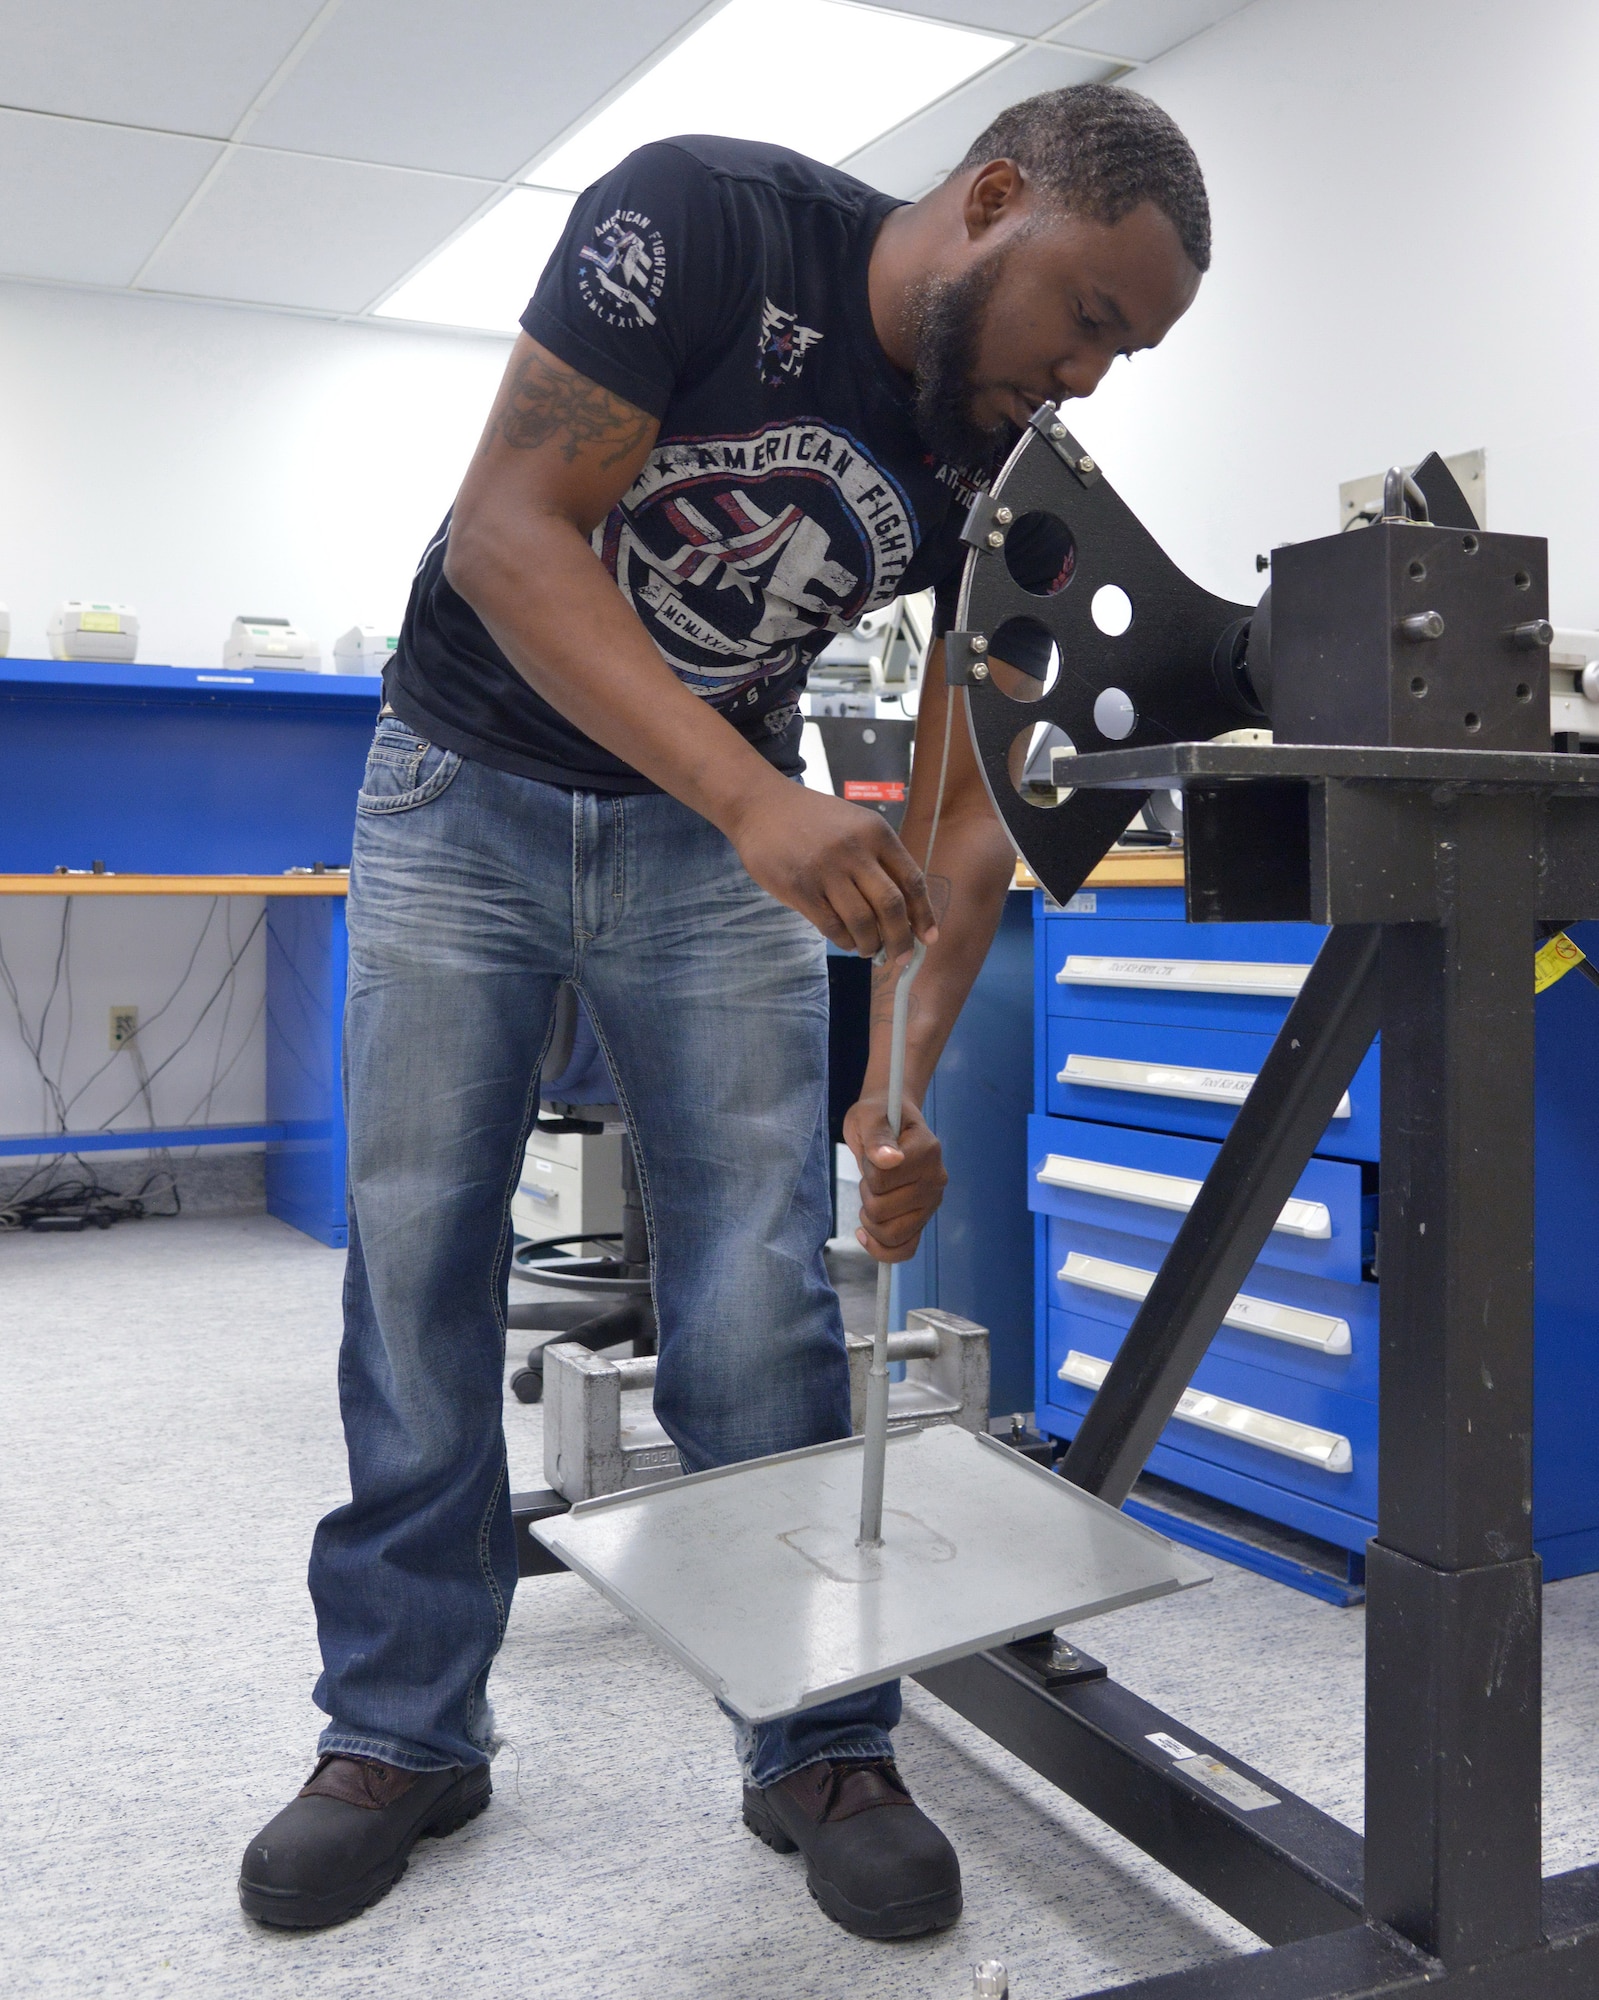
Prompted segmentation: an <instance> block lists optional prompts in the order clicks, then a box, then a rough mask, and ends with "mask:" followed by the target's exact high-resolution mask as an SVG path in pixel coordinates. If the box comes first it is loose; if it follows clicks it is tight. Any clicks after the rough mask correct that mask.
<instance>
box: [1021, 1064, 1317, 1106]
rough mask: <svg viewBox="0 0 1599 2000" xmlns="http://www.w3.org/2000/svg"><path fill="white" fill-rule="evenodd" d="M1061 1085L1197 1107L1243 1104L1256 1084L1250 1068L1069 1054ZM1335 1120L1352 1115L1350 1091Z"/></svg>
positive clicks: (1061, 1073)
mask: <svg viewBox="0 0 1599 2000" xmlns="http://www.w3.org/2000/svg"><path fill="white" fill-rule="evenodd" d="M1055 1081H1056V1082H1057V1083H1080V1084H1085V1085H1087V1086H1088V1088H1090V1089H1091V1090H1136V1091H1139V1092H1141V1093H1142V1094H1143V1095H1144V1096H1146V1097H1187V1098H1191V1099H1192V1100H1193V1101H1194V1102H1195V1103H1197V1104H1242V1103H1243V1101H1244V1099H1245V1098H1246V1097H1247V1096H1248V1095H1249V1092H1250V1089H1251V1087H1252V1086H1253V1084H1254V1081H1255V1073H1254V1071H1253V1070H1247V1069H1182V1068H1179V1067H1176V1066H1174V1065H1173V1064H1171V1063H1147V1062H1123V1061H1121V1060H1120V1059H1119V1058H1117V1057H1114V1056H1080V1055H1069V1056H1068V1057H1067V1058H1066V1067H1065V1068H1064V1069H1063V1070H1062V1071H1061V1072H1060V1073H1059V1075H1058V1076H1057V1077H1056V1078H1055ZM1333 1116H1334V1117H1335V1118H1347V1117H1349V1116H1350V1106H1349V1092H1348V1091H1347V1090H1346V1091H1345V1092H1344V1094H1343V1096H1342V1097H1341V1098H1340V1099H1339V1102H1338V1109H1337V1110H1336V1111H1335V1112H1334V1113H1333Z"/></svg>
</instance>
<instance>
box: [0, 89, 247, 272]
mask: <svg viewBox="0 0 1599 2000" xmlns="http://www.w3.org/2000/svg"><path fill="white" fill-rule="evenodd" d="M220 151H221V148H220V147H219V146H218V145H216V144H215V143H214V142H213V141H212V140H209V139H174V138H169V137H167V136H166V135H165V134H163V133H158V132H129V131H125V130H123V129H121V128H120V127H118V126H114V125H90V124H86V123H84V122H83V121H82V120H79V119H70V118H44V117H38V116H35V115H33V114H31V113H29V112H26V111H3V110H0V187H4V189H5V191H6V195H5V200H4V201H3V202H0V271H3V272H4V273H5V274H6V275H7V276H10V277H17V278H59V279H67V280H70V281H73V282H76V283H79V284H90V285H125V284H126V283H127V282H128V280H129V279H130V278H131V277H132V276H133V274H134V272H135V271H137V270H138V268H139V266H140V264H142V263H143V261H144V259H145V258H146V257H147V256H149V254H150V252H151V250H152V249H154V247H155V245H156V244H157V243H159V242H160V240H161V235H162V232H163V231H164V230H165V229H167V228H168V227H169V226H170V225H171V222H172V219H173V217H174V216H175V215H177V213H178V212H179V210H180V209H181V208H182V207H183V204H184V203H185V202H186V201H187V200H188V199H189V197H190V195H191V194H193V192H194V190H195V189H196V188H197V187H198V186H199V185H200V181H201V178H202V177H203V175H204V174H205V171H206V169H207V167H209V166H210V165H211V163H212V161H213V160H214V159H215V158H216V156H217V154H218V153H219V152H220Z"/></svg>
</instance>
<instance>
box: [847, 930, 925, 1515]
mask: <svg viewBox="0 0 1599 2000" xmlns="http://www.w3.org/2000/svg"><path fill="white" fill-rule="evenodd" d="M926 956H927V947H926V945H925V944H923V943H922V941H921V939H920V938H918V939H917V940H916V945H915V948H914V949H913V950H912V952H911V955H910V958H909V960H908V961H907V963H906V966H905V970H904V971H903V972H902V973H901V974H900V976H899V982H898V984H897V985H896V986H895V988H894V1025H893V1029H892V1031H891V1033H890V1036H889V1044H888V1129H889V1130H890V1131H891V1132H892V1133H893V1135H894V1137H895V1138H896V1139H897V1138H898V1137H899V1127H900V1117H901V1114H902V1112H903V1110H904V1105H905V1031H906V1028H907V1025H908V1024H909V1021H910V1003H911V981H912V980H913V979H914V978H915V977H916V975H917V973H918V972H920V971H921V969H922V960H923V959H924V958H925V957H926ZM893 1283H894V1267H893V1265H891V1264H879V1265H878V1267H877V1315H876V1319H875V1321H874V1324H873V1327H872V1365H871V1369H870V1371H869V1372H868V1374H867V1377H866V1439H865V1451H864V1453H863V1455H862V1460H861V1532H860V1545H861V1547H862V1548H877V1547H879V1546H880V1545H881V1543H882V1540H883V1468H884V1460H885V1458H886V1456H887V1452H888V1302H889V1292H890V1289H891V1287H892V1286H893Z"/></svg>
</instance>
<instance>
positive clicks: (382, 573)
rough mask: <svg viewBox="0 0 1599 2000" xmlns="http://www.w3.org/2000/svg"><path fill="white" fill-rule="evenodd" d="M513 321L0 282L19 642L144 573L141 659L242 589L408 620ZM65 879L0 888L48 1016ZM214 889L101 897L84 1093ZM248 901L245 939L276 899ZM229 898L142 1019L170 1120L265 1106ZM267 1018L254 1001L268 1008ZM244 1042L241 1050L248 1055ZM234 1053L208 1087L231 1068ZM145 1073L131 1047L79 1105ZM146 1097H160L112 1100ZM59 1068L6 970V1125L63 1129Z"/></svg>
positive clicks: (299, 604) (78, 989)
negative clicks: (118, 1013) (393, 321)
mask: <svg viewBox="0 0 1599 2000" xmlns="http://www.w3.org/2000/svg"><path fill="white" fill-rule="evenodd" d="M508 351H509V342H507V341H503V340H497V339H488V338H482V339H480V338H476V337H471V338H456V337H454V336H451V335H447V334H438V335H434V334H425V333H417V332H413V331H409V330H404V329H400V328H395V327H382V326H377V327H366V326H340V325H336V324H330V323H325V322H320V321H316V320H309V319H296V318H291V317H288V316H286V315H282V314H270V313H254V312H235V311H229V310H227V309H225V308H221V307H210V306H187V305H179V304H173V303H168V302H165V301H161V300H145V299H133V298H116V297H107V296H101V295H98V294H95V293H89V292H75V291H66V290H56V289H50V288H45V287H35V286H27V285H7V284H0V465H3V466H4V469H5V476H4V478H3V479H0V602H4V603H8V604H9V605H10V607H11V614H12V643H11V653H12V656H13V657H14V658H17V657H42V656H43V655H44V653H45V651H46V647H45V639H44V628H45V620H46V619H47V617H48V616H49V613H50V611H51V609H52V607H53V606H54V605H55V604H56V603H57V602H59V601H60V600H61V599H62V598H64V597H98V598H112V599H123V600H125V601H127V602H129V603H131V604H133V605H134V607H135V608H136V609H137V610H138V612H139V615H140V619H141V635H140V645H139V656H140V659H141V660H145V661H153V662H168V663H175V664H178V665H188V666H201V665H215V664H216V663H217V662H218V661H219V660H220V659H221V655H222V642H223V639H224V638H225V636H226V634H227V631H228V627H229V625H230V624H231V622H232V620H233V618H234V617H235V615H236V614H237V613H239V612H254V613H264V614H266V615H269V616H283V617H288V618H292V619H293V620H294V621H295V622H296V623H297V624H300V625H301V626H303V627H304V628H306V629H308V630H310V631H311V632H313V633H314V634H315V635H316V636H317V637H318V638H320V639H321V640H322V641H323V644H324V647H325V648H326V647H330V646H331V644H332V642H333V640H334V639H335V638H336V637H337V635H338V634H339V633H340V632H341V631H343V630H346V629H347V628H348V627H349V626H351V625H353V624H355V623H356V622H358V621H360V622H363V623H365V622H371V623H374V624H379V625H382V626H384V627H385V628H386V629H388V630H391V631H392V630H396V629H397V621H398V619H399V617H400V615H401V612H402V611H403V609H404V606H405V598H406V592H407V590H408V588H409V585H410V577H411V571H412V570H413V568H414V567H415V564H416V560H417V557H418V556H419V555H420V554H421V552H422V549H423V547H424V545H425V543H426V541H427V539H428V537H429V535H430V534H431V533H432V531H433V529H434V528H435V527H436V526H437V524H438V522H439V520H440V518H441V517H442V515H443V513H444V510H445V508H446V507H447V506H448V505H449V502H450V499H451V497H452V495H453V494H454V491H455V488H456V485H457V484H458V482H459V480H460V476H461V472H462V469H463V468H464V466H465V464H466V461H467V459H468V457H469V456H470V454H471V451H472V448H473V446H474V444H475V443H476V440H477V435H478V432H479V430H480V428H481V426H482V423H483V419H484V416H485V415H486V413H487V410H488V407H489V403H490V401H491V399H492V396H493V393H494V388H495V385H496V383H497V382H498V380H499V377H500V373H501V370H502V369H503V367H504V365H505V357H506V354H507V353H508ZM62 908H63V899H62V898H59V897H49V898H42V897H39V898H36V897H20V898H16V897H5V898H0V952H3V954H4V957H5V961H6V964H7V966H8V967H9V969H10V971H11V973H12V975H13V977H14V979H15V981H16V984H17V987H18V991H19V996H20V1000H21V1007H22V1013H23V1017H24V1020H25V1022H26V1024H27V1027H28V1030H29V1032H30V1034H32V1033H33V1032H34V1031H35V1030H36V1028H37V1024H38V1022H39V1019H40V1016H41V1014H42V1012H43V1009H44V1005H45V1001H46V998H47V996H48V994H49V991H50V987H51V983H52V979H53V977H54V966H55V959H56V952H57V947H58V944H59V941H60V935H61V915H62ZM208 909H209V904H208V903H207V902H205V901H200V900H196V899H192V898H175V897H174V898H161V899H154V900H145V899H140V900H139V901H137V902H131V901H129V902H124V901H122V900H120V899H100V898H94V899H90V898H80V899H77V901H76V902H75V904H74V908H73V916H72V924H71V931H70V943H71V956H70V968H71V981H72V991H71V1001H72V1017H73V1025H72V1032H71V1036H70V1040H69V1039H68V1037H67V999H68V995H67V992H66V990H65V984H64V983H63V986H62V988H61V990H59V991H58V993H57V997H56V1000H55V1002H54V1004H53V1006H52V1008H51V1011H50V1016H49V1021H48V1023H47V1035H46V1042H45V1063H46V1068H47V1069H48V1070H49V1072H50V1074H51V1076H52V1077H53V1078H55V1079H56V1080H57V1081H58V1082H64V1084H65V1087H66V1089H67V1091H68V1093H69V1094H70V1093H71V1092H72V1091H74V1090H76V1089H77V1088H78V1086H79V1085H80V1084H82V1083H84V1082H85V1080H86V1079H87V1078H88V1077H89V1075H90V1073H91V1071H92V1070H94V1069H95V1068H96V1067H97V1066H98V1065H100V1064H102V1063H104V1062H105V1061H106V1059H107V1057H108V1056H109V1055H110V1053H111V1052H110V1050H109V1048H108V1046H107V1025H108V1022H107V1016H108V1010H109V1008H110V1006H111V1005H112V1004H113V1003H117V1004H122V1003H129V1004H132V1005H134V1006H137V1007H138V1008H139V1010H140V1016H141V1019H142V1020H148V1019H149V1018H150V1016H151V1015H152V1014H153V1013H154V1011H155V1010H156V1009H157V1008H158V1007H160V1006H161V1005H162V1004H163V1002H166V1001H167V1000H168V999H169V998H170V996H171V995H172V994H173V992H174V990H175V989H177V988H178V985H179V980H180V976H181V975H182V973H183V971H184V967H185V965H186V964H187V963H188V961H189V957H190V953H191V950H192V948H193V947H194V945H195V943H196V941H197V940H198V939H200V933H201V929H202V926H203V925H204V922H205V918H206V915H207V912H208ZM260 909H261V905H260V903H259V902H258V901H252V900H240V901H239V902H237V903H235V904H234V905H233V909H232V917H231V921H232V935H233V941H234V945H235V946H237V945H238V944H239V943H240V942H242V941H243V939H244V938H245V936H246V934H247V933H248V932H249V930H250V927H251V925H252V924H253V923H254V921H255V919H256V917H257V916H258V915H259V913H260ZM227 915H228V912H227V910H226V907H223V908H220V909H218V910H217V912H216V913H215V915H214V917H213V918H212V921H211V926H210V930H209V932H208V933H207V935H206V936H205V938H204V940H203V941H202V942H201V943H200V950H199V955H198V956H197V957H196V959H195V962H194V966H193V970H192V971H191V973H190V975H189V977H188V980H187V982H186V984H184V985H183V986H182V989H181V991H180V992H179V993H178V997H177V998H176V1000H173V1001H172V1004H171V1006H170V1007H169V1009H168V1011H167V1012H166V1013H165V1014H164V1015H163V1016H162V1019H161V1020H160V1022H158V1023H155V1024H154V1025H152V1026H151V1027H150V1028H149V1029H148V1030H146V1031H144V1033H143V1034H142V1035H141V1042H142V1044H143V1052H144V1056H145V1062H146V1066H147V1068H148V1069H149V1070H151V1071H155V1070H156V1069H157V1067H158V1065H159V1064H161V1063H162V1062H164V1061H165V1059H166V1058H167V1057H168V1056H169V1055H172V1053H173V1051H174V1050H176V1049H177V1047H178V1044H179V1043H180V1042H181V1041H183V1039H184V1038H185V1037H186V1036H189V1035H190V1034H191V1032H192V1035H193V1039H192V1040H191V1041H190V1043H189V1046H188V1047H187V1049H186V1050H185V1051H184V1052H183V1053H182V1054H180V1055H177V1056H176V1057H175V1059H174V1060H173V1061H171V1062H170V1064H168V1066H167V1067H166V1068H164V1069H161V1070H160V1071H159V1074H157V1075H155V1077H154V1079H153V1082H152V1085H151V1097H152V1100H153V1104H154V1109H155V1114H156V1119H157V1122H158V1123H163V1124H165V1123H172V1124H177V1123H182V1122H186V1121H188V1120H191V1119H198V1118H204V1119H206V1120H208V1122H211V1123H218V1124H220V1123H224V1122H228V1123H231V1122H235V1121H242V1120H250V1119H259V1118H260V1117H261V1116H262V1115H263V1060H262V1050H263V1041H262V1033H261V1026H260V1019H259V1014H260V1002H261V996H262V990H263V967H264V963H265V959H264V953H263V949H262V942H263V941H262V938H261V937H260V935H259V934H258V935H257V937H256V938H255V940H254V943H253V944H252V945H251V946H250V947H249V949H248V951H247V952H246V953H245V955H244V957H243V958H242V959H241V961H240V963H239V966H238V969H237V973H236V977H235V983H234V989H233V1006H232V1011H231V1013H230V1014H228V1017H227V1025H226V1030H225V1033H224V1026H223V1016H224V1012H225V1009H226V1004H227V997H228V996H227V995H226V994H224V995H223V998H222V1000H221V1001H220V1002H219V1003H218V1004H217V1005H216V1006H214V1007H213V1008H212V1009H211V1010H210V1012H209V1013H208V1014H206V1015H205V1016H204V1018H203V1019H202V1018H201V1010H202V1006H203V1004H204V1002H205V1000H206V999H207V997H208V996H209V995H210V994H211V992H212V991H213V989H214V988H215V987H216V985H217V983H218V981H219V980H220V979H221V978H222V977H223V974H224V970H225V968H226V965H227V962H228V958H229V956H230V953H229V950H228V947H227V942H226V921H225V920H226V918H227ZM252 1024H253V1025H252ZM235 1057H237V1060H236V1061H234V1058H235ZM230 1062H232V1063H233V1067H232V1068H231V1069H230V1070H228V1073H227V1075H226V1076H225V1077H224V1079H223V1081H222V1082H221V1083H220V1084H219V1086H218V1087H217V1090H216V1092H215V1094H214V1096H213V1097H212V1099H211V1101H210V1104H209V1107H207V1106H206V1105H205V1098H206V1093H207V1091H208V1089H209V1088H210V1083H211V1078H212V1074H213V1068H214V1066H215V1067H219V1068H222V1069H227V1066H228V1064H229V1063H230ZM137 1088H138V1077H137V1073H136V1071H135V1069H134V1067H133V1064H132V1061H131V1058H130V1057H129V1056H128V1055H127V1054H126V1053H124V1054H122V1055H119V1056H117V1057H116V1058H115V1059H114V1061H112V1063H111V1065H110V1067H109V1069H107V1070H106V1072H105V1073H104V1075H102V1076H101V1077H100V1078H99V1080H98V1081H97V1082H96V1083H94V1084H93V1085H92V1086H91V1087H90V1088H89V1089H88V1090H87V1091H86V1093H85V1094H84V1095H83V1096H82V1098H81V1099H80V1100H79V1101H78V1102H77V1104H76V1105H75V1106H74V1109H73V1112H72V1123H73V1126H74V1127H92V1126H95V1125H98V1124H100V1123H101V1122H102V1121H103V1120H105V1119H107V1118H108V1117H110V1116H111V1114H112V1113H113V1112H115V1111H116V1110H117V1108H118V1107H119V1106H120V1105H122V1103H123V1102H124V1100H125V1099H127V1098H128V1097H130V1096H131V1095H133V1094H134V1093H135V1092H136V1091H137ZM115 1122H116V1123H117V1124H118V1125H137V1124H141V1123H147V1122H148V1115H147V1112H146V1110H145V1107H144V1105H143V1103H142V1101H137V1102H135V1103H134V1104H133V1105H132V1106H131V1108H130V1109H128V1110H127V1111H126V1112H125V1113H123V1114H122V1115H121V1116H120V1117H118V1118H117V1119H116V1121H115ZM54 1124H55V1120H54V1117H53V1116H52V1115H51V1106H50V1102H49V1096H48V1093H47V1091H46V1089H45V1087H44V1085H43V1083H42V1082H41V1080H40V1077H39V1074H38V1071H37V1069H36V1068H35V1066H34V1063H33V1060H32V1058H31V1056H30V1055H29V1054H28V1052H27V1050H26V1048H25V1046H24V1043H23V1039H22V1034H21V1032H20V1029H19V1024H18V1021H17V1017H16V1010H15V1009H14V1007H13V1004H12V1001H11V998H10V995H9V993H8V992H7V991H6V990H5V986H4V983H3V982H0V1132H32V1131H38V1130H42V1129H52V1128H53V1127H54Z"/></svg>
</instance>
